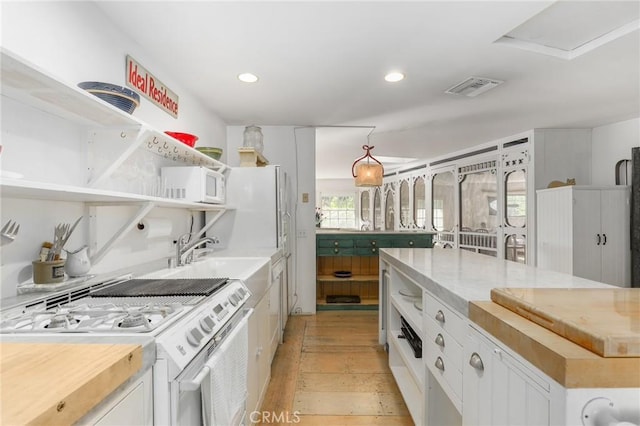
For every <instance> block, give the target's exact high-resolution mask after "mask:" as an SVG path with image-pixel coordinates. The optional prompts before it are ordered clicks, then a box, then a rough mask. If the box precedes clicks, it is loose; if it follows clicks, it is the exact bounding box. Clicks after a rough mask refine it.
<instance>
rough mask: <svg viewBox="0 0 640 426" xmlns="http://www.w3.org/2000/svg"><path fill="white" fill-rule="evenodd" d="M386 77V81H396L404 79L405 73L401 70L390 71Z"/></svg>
mask: <svg viewBox="0 0 640 426" xmlns="http://www.w3.org/2000/svg"><path fill="white" fill-rule="evenodd" d="M384 79H385V80H386V81H388V82H389V83H396V82H398V81H400V80H403V79H404V74H402V73H401V72H396V71H394V72H390V73H389V74H387V75H385V76H384Z"/></svg>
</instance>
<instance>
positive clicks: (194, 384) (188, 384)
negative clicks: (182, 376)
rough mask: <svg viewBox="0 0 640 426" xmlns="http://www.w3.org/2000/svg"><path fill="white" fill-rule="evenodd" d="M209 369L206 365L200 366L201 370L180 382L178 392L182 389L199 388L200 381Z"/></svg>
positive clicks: (193, 389)
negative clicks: (189, 378)
mask: <svg viewBox="0 0 640 426" xmlns="http://www.w3.org/2000/svg"><path fill="white" fill-rule="evenodd" d="M210 371H211V369H210V368H209V367H208V366H206V365H205V366H204V367H202V370H200V372H199V373H198V375H197V376H196V377H194V378H193V379H192V380H188V381H184V382H180V392H183V391H195V390H198V389H200V385H202V381H203V380H204V379H205V378H206V377H207V376H208V375H209V372H210Z"/></svg>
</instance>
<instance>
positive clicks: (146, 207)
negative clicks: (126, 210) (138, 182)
mask: <svg viewBox="0 0 640 426" xmlns="http://www.w3.org/2000/svg"><path fill="white" fill-rule="evenodd" d="M155 206H156V205H155V203H153V202H151V201H149V202H147V203H144V204H143V205H142V206H140V208H139V209H138V211H137V212H136V213H135V214H134V215H133V216H131V218H130V219H129V220H128V221H127V222H125V224H124V225H122V227H121V228H120V229H118V231H117V232H116V233H115V234H114V235H113V237H111V239H110V240H109V241H107V242H106V243H105V244H104V245H103V246H102V247H101V248H100V250H98V251H97V252H96V253H95V254H94V255H92V256H91V264H92V265H95V264H97V263H98V262H100V261H101V260H102V258H103V257H104V256H105V255H106V254H107V253H108V252H109V250H110V249H111V247H113V245H114V244H115V243H117V242H118V241H119V240H120V239H121V238H122V237H124V236H125V234H127V233H128V232H129V231H131V230H132V229H133V228H134V226H136V225H137V224H138V222H140V221H141V220H142V219H143V218H144V217H145V216H146V215H147V214H148V213H149V212H150V211H151V210H153V208H154V207H155Z"/></svg>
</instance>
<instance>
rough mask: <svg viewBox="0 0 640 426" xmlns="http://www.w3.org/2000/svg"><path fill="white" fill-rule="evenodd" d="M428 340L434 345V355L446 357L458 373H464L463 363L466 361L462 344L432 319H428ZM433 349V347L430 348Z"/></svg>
mask: <svg viewBox="0 0 640 426" xmlns="http://www.w3.org/2000/svg"><path fill="white" fill-rule="evenodd" d="M426 327H427V330H426V331H427V333H426V337H427V340H428V341H429V342H431V343H433V349H430V350H433V351H435V352H434V353H435V354H437V355H439V356H441V355H444V356H446V357H447V358H448V359H450V360H451V363H452V364H453V365H452V367H455V368H456V369H457V370H458V371H462V362H463V359H464V350H463V348H462V344H461V343H460V342H458V341H457V340H455V339H454V338H453V337H451V335H450V334H449V333H447V332H446V331H445V330H444V329H442V327H440V325H439V324H438V323H437V322H436V321H435V320H432V319H431V318H426ZM429 347H430V348H431V346H429Z"/></svg>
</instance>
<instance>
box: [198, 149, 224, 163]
mask: <svg viewBox="0 0 640 426" xmlns="http://www.w3.org/2000/svg"><path fill="white" fill-rule="evenodd" d="M196 150H198V151H200V152H201V153H203V154H204V155H208V156H209V157H211V158H213V159H214V160H219V159H220V157H222V148H216V147H212V146H201V147H198V148H196Z"/></svg>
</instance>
